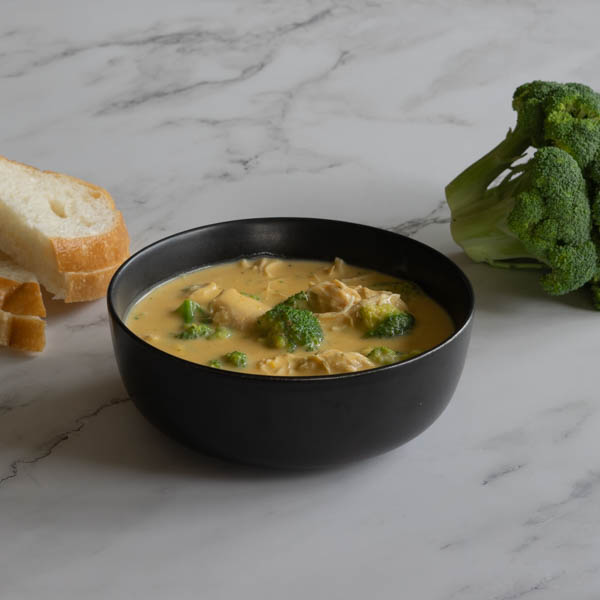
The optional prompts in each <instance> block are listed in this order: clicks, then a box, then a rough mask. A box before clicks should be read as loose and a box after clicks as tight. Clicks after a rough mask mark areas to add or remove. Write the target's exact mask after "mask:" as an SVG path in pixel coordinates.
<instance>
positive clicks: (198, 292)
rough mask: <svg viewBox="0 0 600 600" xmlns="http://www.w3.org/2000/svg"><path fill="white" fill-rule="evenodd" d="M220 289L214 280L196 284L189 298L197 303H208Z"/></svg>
mask: <svg viewBox="0 0 600 600" xmlns="http://www.w3.org/2000/svg"><path fill="white" fill-rule="evenodd" d="M222 290H223V288H220V287H219V286H218V285H217V284H216V283H215V282H214V281H211V282H209V283H203V284H202V285H200V286H198V287H197V288H196V289H195V290H194V291H193V292H192V293H191V294H190V295H189V298H190V299H191V300H194V301H195V302H198V303H199V304H208V303H209V302H210V301H211V300H212V299H213V298H216V297H217V296H218V295H219V294H220V293H221V291H222Z"/></svg>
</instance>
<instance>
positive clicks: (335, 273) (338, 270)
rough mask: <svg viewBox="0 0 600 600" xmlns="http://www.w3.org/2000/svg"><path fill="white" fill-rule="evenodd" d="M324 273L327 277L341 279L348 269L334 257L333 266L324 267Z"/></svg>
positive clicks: (340, 260)
mask: <svg viewBox="0 0 600 600" xmlns="http://www.w3.org/2000/svg"><path fill="white" fill-rule="evenodd" d="M325 272H326V273H327V275H329V277H338V278H342V277H344V275H346V273H347V272H348V267H347V265H346V263H345V262H344V261H343V260H342V259H341V258H339V257H337V256H336V257H335V260H334V261H333V265H331V267H326V268H325Z"/></svg>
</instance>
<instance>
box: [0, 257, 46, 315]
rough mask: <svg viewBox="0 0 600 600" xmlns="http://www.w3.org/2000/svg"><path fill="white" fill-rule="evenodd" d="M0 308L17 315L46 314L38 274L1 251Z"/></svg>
mask: <svg viewBox="0 0 600 600" xmlns="http://www.w3.org/2000/svg"><path fill="white" fill-rule="evenodd" d="M0 310H3V311H6V312H9V313H13V314H15V315H34V316H36V317H45V316H46V307H45V306H44V300H43V299H42V290H41V289H40V284H39V283H38V280H37V279H36V276H35V275H34V274H33V273H30V272H29V271H26V270H25V269H23V268H22V267H20V266H19V265H17V264H16V263H15V262H14V261H13V260H12V259H11V258H10V257H9V256H8V255H6V254H3V253H2V252H0Z"/></svg>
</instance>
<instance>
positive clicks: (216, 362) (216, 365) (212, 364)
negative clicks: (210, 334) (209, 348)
mask: <svg viewBox="0 0 600 600" xmlns="http://www.w3.org/2000/svg"><path fill="white" fill-rule="evenodd" d="M208 366H209V367H212V368H213V369H222V368H223V363H222V362H221V361H220V360H218V359H216V358H215V359H214V360H209V361H208Z"/></svg>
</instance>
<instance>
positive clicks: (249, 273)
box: [126, 257, 454, 376]
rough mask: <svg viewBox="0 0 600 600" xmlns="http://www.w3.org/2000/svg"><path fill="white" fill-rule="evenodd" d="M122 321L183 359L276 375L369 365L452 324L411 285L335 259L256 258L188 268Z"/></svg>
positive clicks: (442, 335) (426, 344)
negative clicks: (198, 268)
mask: <svg viewBox="0 0 600 600" xmlns="http://www.w3.org/2000/svg"><path fill="white" fill-rule="evenodd" d="M126 324H127V326H128V327H129V329H131V331H133V332H134V333H135V334H136V335H138V336H139V337H140V338H143V339H144V340H146V341H147V342H148V343H150V344H152V345H153V346H156V347H157V348H160V349H161V350H163V351H164V352H168V353H169V354H173V355H175V356H178V357H180V358H183V359H185V360H189V361H192V362H195V363H199V364H203V365H208V366H211V367H214V368H220V369H231V370H235V371H240V372H245V373H256V374H260V375H278V376H279V375H283V376H308V375H328V374H334V373H347V372H352V371H360V370H364V369H372V368H375V367H379V366H382V365H385V364H392V363H395V362H399V361H402V360H406V359H407V358H410V357H412V356H415V355H416V354H419V353H421V352H424V351H425V350H428V349H430V348H433V347H434V346H437V345H438V344H439V343H441V342H443V341H444V340H445V339H447V338H448V337H450V336H451V335H452V333H453V332H454V325H453V323H452V320H451V318H450V316H449V315H448V314H447V312H446V311H445V310H444V309H443V308H442V307H441V306H440V305H439V304H438V303H437V302H435V301H434V300H433V299H432V298H430V297H429V296H427V295H426V294H425V293H424V292H423V291H422V290H421V289H420V288H419V287H418V286H417V285H416V284H414V283H412V282H410V281H407V280H403V279H397V278H394V277H390V276H389V275H386V274H384V273H379V272H377V271H373V270H369V269H364V268H361V267H356V266H352V265H348V264H347V263H345V262H344V261H343V260H341V259H339V258H338V259H336V260H335V261H334V262H333V263H326V262H319V261H307V260H287V259H279V258H271V257H261V258H257V259H254V260H249V259H243V260H240V261H237V262H233V263H226V264H220V265H215V266H212V267H207V268H204V269H200V270H197V271H192V272H189V273H185V274H183V275H180V276H178V277H176V278H174V279H171V280H169V281H167V282H165V283H162V284H160V285H158V286H156V287H155V288H154V289H152V290H151V291H150V292H149V293H147V294H146V295H145V296H144V297H143V298H141V299H140V300H138V301H137V302H136V303H135V304H134V305H133V306H132V307H131V308H130V310H129V311H128V314H127V317H126Z"/></svg>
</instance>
